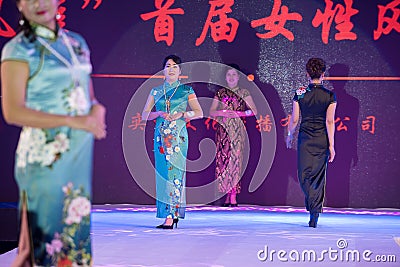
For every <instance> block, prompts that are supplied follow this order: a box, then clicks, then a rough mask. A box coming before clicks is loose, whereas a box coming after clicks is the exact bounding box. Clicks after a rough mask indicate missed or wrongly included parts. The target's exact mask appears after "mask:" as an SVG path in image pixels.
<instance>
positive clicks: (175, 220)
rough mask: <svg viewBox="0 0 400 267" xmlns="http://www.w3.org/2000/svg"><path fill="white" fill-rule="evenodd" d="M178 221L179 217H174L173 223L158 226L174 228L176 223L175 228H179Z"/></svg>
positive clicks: (160, 227)
mask: <svg viewBox="0 0 400 267" xmlns="http://www.w3.org/2000/svg"><path fill="white" fill-rule="evenodd" d="M178 221H179V219H174V220H173V221H172V224H171V225H166V224H160V225H158V226H156V228H159V229H174V224H175V228H178Z"/></svg>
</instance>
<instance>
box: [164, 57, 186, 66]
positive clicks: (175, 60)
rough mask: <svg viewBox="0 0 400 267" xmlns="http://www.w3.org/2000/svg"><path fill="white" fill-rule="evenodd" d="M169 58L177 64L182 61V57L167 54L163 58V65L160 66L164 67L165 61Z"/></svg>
mask: <svg viewBox="0 0 400 267" xmlns="http://www.w3.org/2000/svg"><path fill="white" fill-rule="evenodd" d="M170 59H171V60H172V61H173V62H175V63H176V64H178V65H179V64H181V63H182V59H181V58H180V57H178V56H176V55H169V56H166V57H165V59H164V62H163V66H162V68H163V69H164V68H165V64H167V61H168V60H170Z"/></svg>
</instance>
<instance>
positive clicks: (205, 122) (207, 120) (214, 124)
mask: <svg viewBox="0 0 400 267" xmlns="http://www.w3.org/2000/svg"><path fill="white" fill-rule="evenodd" d="M210 122H211V127H212V129H213V130H217V124H218V122H217V121H216V120H213V119H211V118H208V119H206V120H205V121H204V124H205V125H206V128H207V130H210Z"/></svg>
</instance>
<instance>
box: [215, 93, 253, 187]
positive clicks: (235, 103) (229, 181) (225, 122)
mask: <svg viewBox="0 0 400 267" xmlns="http://www.w3.org/2000/svg"><path fill="white" fill-rule="evenodd" d="M249 95H250V94H249V91H247V90H246V89H240V88H234V89H227V88H221V89H220V90H218V91H217V93H216V95H215V97H216V98H217V100H218V101H219V104H218V107H217V110H234V111H245V110H246V109H247V106H246V102H245V101H244V98H246V97H247V96H249ZM216 120H217V121H218V125H217V131H216V138H215V141H216V145H217V155H216V168H215V174H216V179H217V180H218V191H219V192H222V193H236V194H238V193H240V178H241V176H242V158H243V155H242V151H243V147H244V141H245V134H246V128H245V127H244V121H243V119H242V118H239V117H238V118H227V117H216Z"/></svg>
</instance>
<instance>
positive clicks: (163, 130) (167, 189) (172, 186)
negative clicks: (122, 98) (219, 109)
mask: <svg viewBox="0 0 400 267" xmlns="http://www.w3.org/2000/svg"><path fill="white" fill-rule="evenodd" d="M177 86H178V87H177ZM164 88H165V91H166V97H165V96H164ZM175 88H177V90H175ZM174 92H175V93H174ZM150 94H151V95H152V96H153V97H154V101H155V108H156V111H164V112H165V111H166V110H167V109H166V100H167V101H168V100H170V109H171V114H174V113H178V112H185V111H186V108H187V105H188V97H189V95H191V94H194V91H193V89H192V87H190V86H187V85H179V81H177V82H175V83H173V84H172V85H170V84H168V83H167V82H165V83H164V84H163V85H161V86H158V87H155V88H153V89H152V90H151V93H150ZM171 95H172V97H171ZM170 97H171V99H170ZM187 150H188V133H187V129H186V121H185V120H184V119H183V118H180V119H178V120H176V121H167V120H164V119H163V118H162V117H158V118H157V120H156V127H155V130H154V156H155V171H156V195H157V200H156V205H157V217H158V218H184V217H185V205H186V199H185V180H186V156H187Z"/></svg>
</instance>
